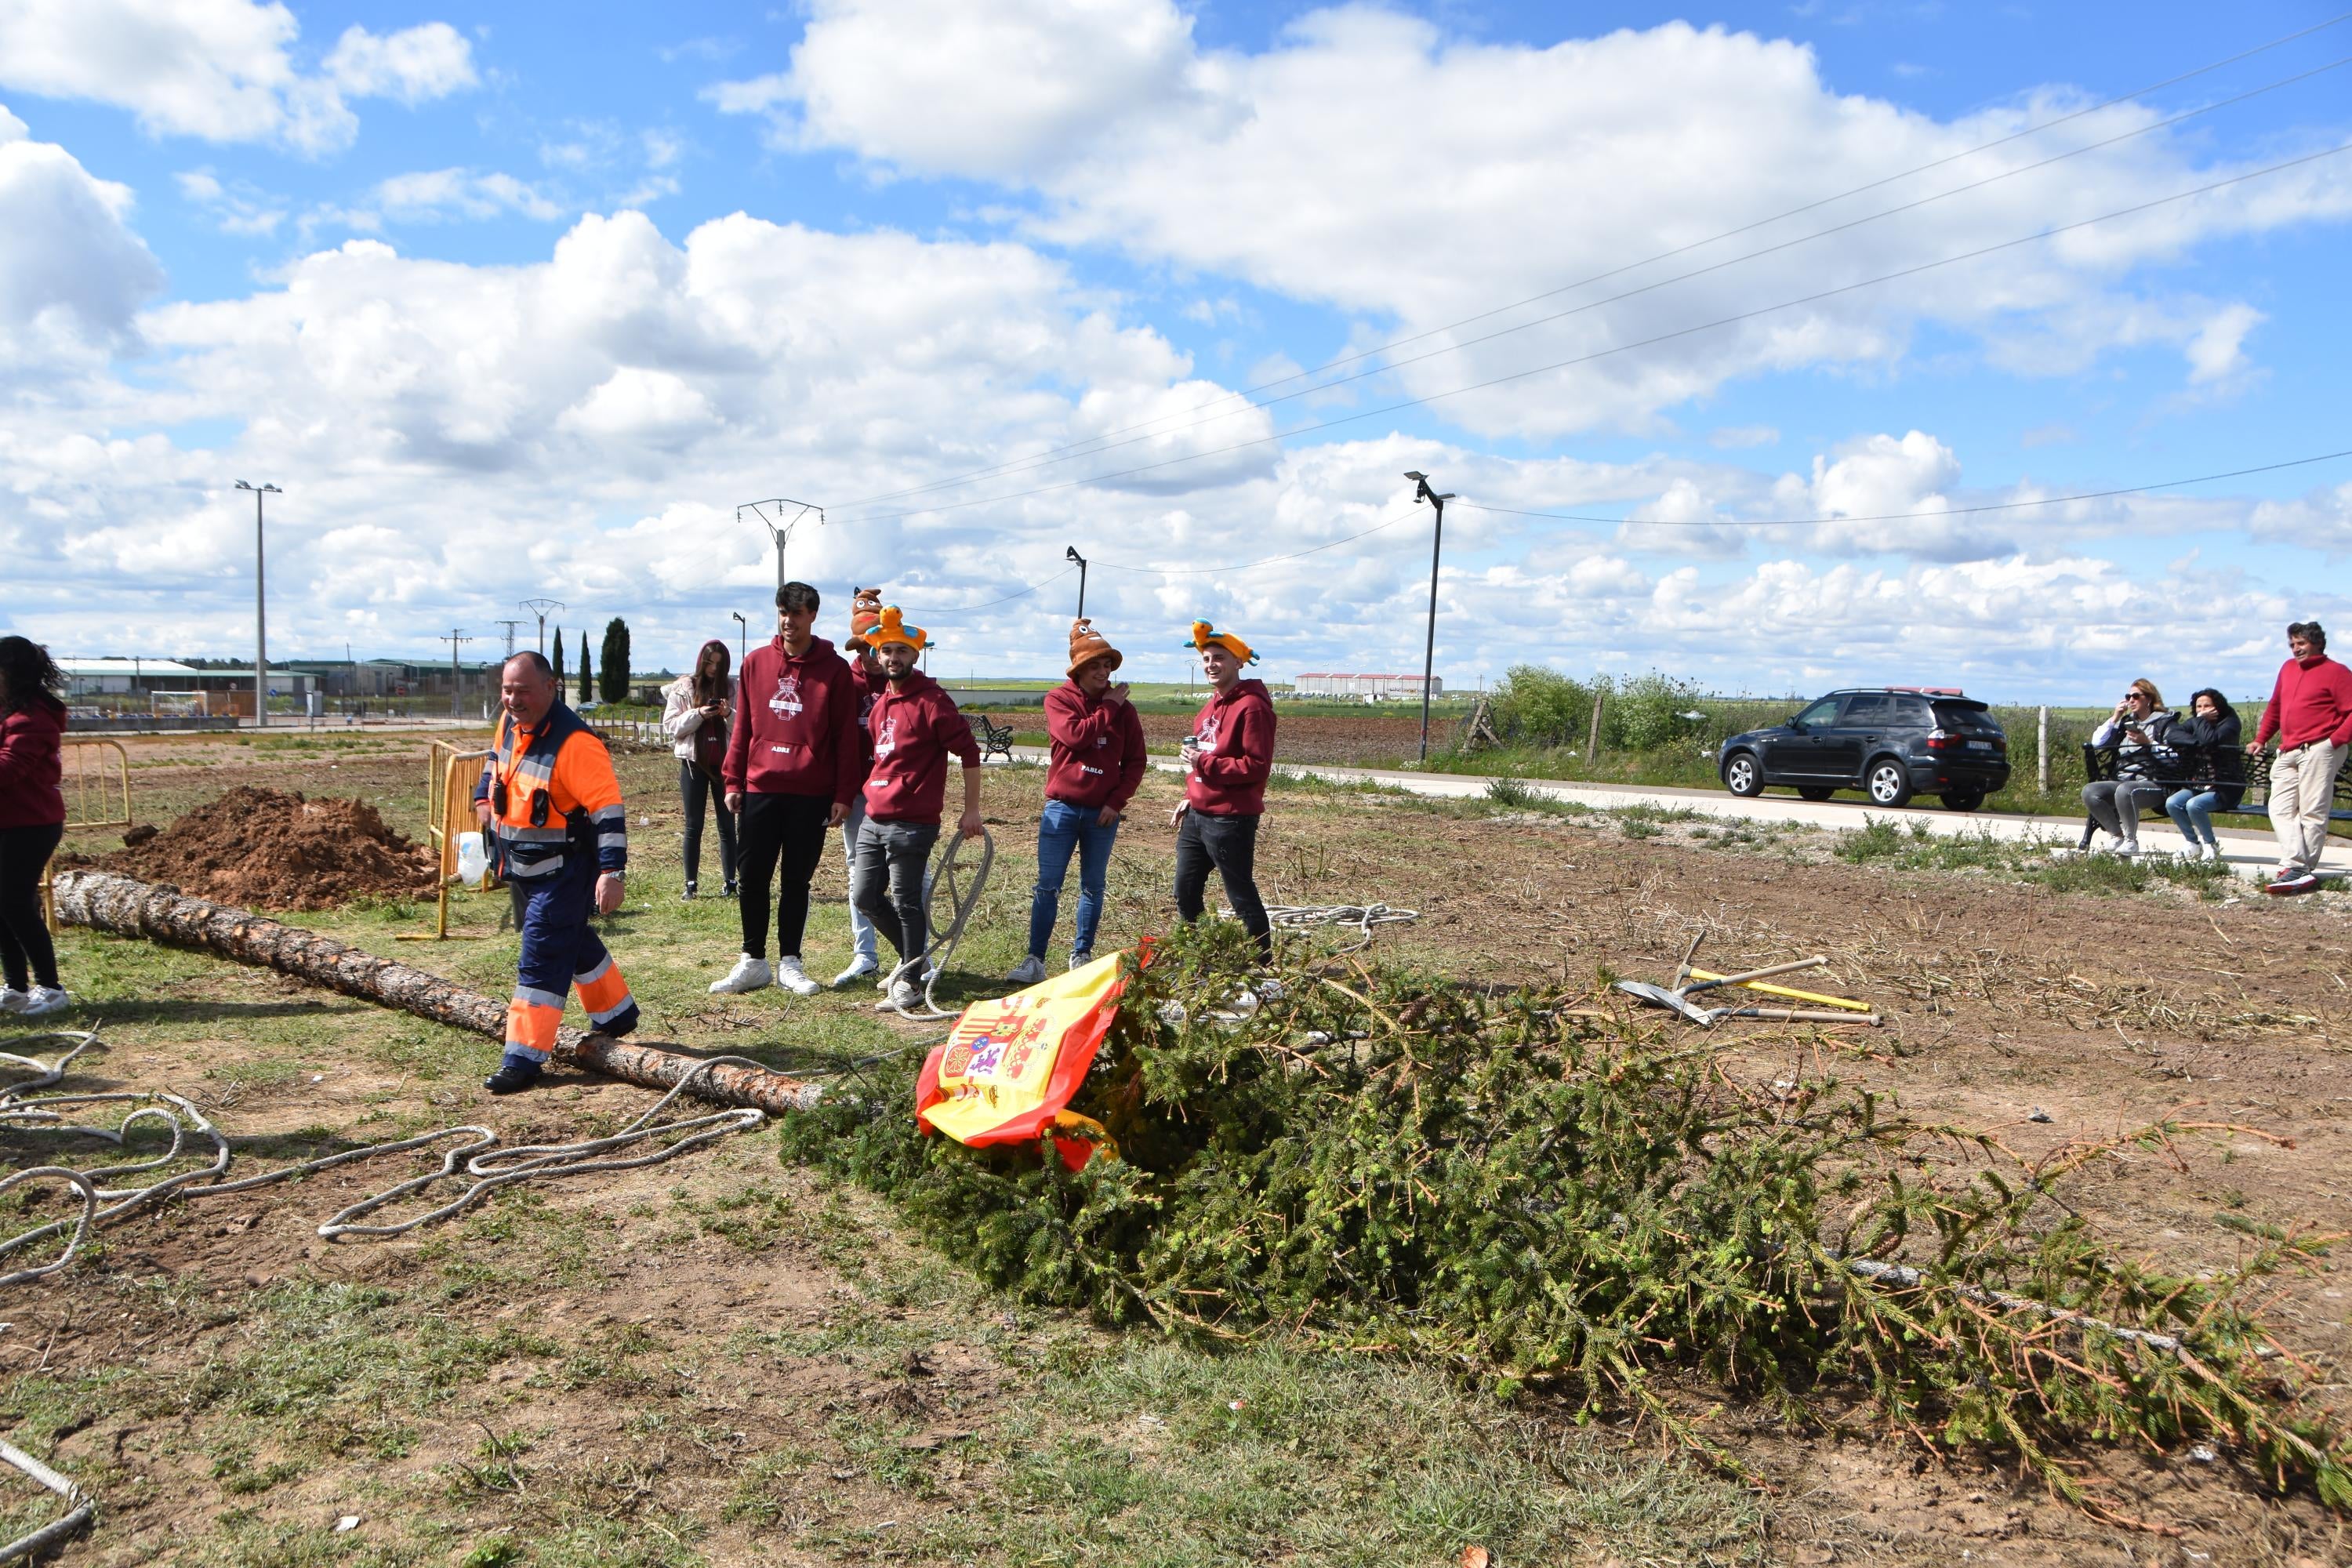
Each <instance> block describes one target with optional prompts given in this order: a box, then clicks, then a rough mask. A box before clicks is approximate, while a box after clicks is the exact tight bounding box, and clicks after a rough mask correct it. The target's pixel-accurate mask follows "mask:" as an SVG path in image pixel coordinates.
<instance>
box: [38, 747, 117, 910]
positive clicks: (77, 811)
mask: <svg viewBox="0 0 2352 1568" xmlns="http://www.w3.org/2000/svg"><path fill="white" fill-rule="evenodd" d="M108 752H113V753H114V757H113V766H112V767H111V768H110V767H109V766H108V765H107V753H108ZM58 775H59V776H58V787H59V789H61V790H62V791H63V792H64V794H65V797H66V831H67V832H68V833H90V832H96V831H98V830H99V829H100V828H107V827H120V828H122V829H125V830H126V831H127V830H128V829H130V828H131V827H132V826H136V824H134V823H133V821H132V819H131V753H130V752H126V751H124V750H123V749H122V742H120V741H68V742H65V744H64V746H63V747H62V748H61V749H60V750H59V752H58ZM49 875H50V873H49V871H48V869H47V868H43V869H42V871H41V910H42V912H43V913H44V914H45V915H46V916H47V918H48V922H49V930H50V931H56V930H57V929H58V910H57V899H56V897H55V895H54V894H52V893H51V892H50V890H49Z"/></svg>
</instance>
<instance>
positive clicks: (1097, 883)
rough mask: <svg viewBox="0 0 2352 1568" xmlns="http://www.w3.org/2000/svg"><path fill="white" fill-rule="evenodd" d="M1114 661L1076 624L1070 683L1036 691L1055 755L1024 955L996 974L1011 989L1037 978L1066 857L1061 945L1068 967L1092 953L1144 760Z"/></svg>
mask: <svg viewBox="0 0 2352 1568" xmlns="http://www.w3.org/2000/svg"><path fill="white" fill-rule="evenodd" d="M1121 662H1122V656H1121V655H1120V653H1119V651H1118V649H1117V648H1115V647H1111V646H1110V643H1109V640H1108V638H1106V637H1104V636H1103V635H1102V633H1100V632H1098V631H1097V630H1095V628H1094V623H1093V622H1091V621H1085V620H1081V621H1078V622H1076V623H1075V624H1074V625H1073V626H1071V627H1070V678H1069V679H1067V680H1066V681H1064V682H1063V683H1062V684H1061V685H1059V686H1056V687H1055V688H1054V689H1053V690H1051V691H1048V692H1047V693H1045V732H1046V734H1047V735H1048V736H1049V737H1050V738H1051V739H1052V741H1053V742H1054V751H1053V759H1052V761H1051V763H1049V764H1048V766H1047V769H1046V773H1045V814H1044V815H1043V816H1040V817H1039V818H1038V819H1037V882H1036V886H1035V887H1034V889H1031V891H1030V895H1029V955H1028V956H1027V957H1026V958H1024V959H1023V960H1022V961H1021V962H1020V963H1017V964H1015V965H1013V973H1010V974H1007V975H1006V976H1005V977H1004V978H1005V979H1007V980H1009V981H1011V982H1012V983H1013V984H1015V985H1034V984H1037V983H1038V982H1039V981H1041V980H1043V979H1045V944H1046V943H1048V942H1052V941H1053V940H1054V921H1055V918H1056V917H1057V916H1058V915H1059V914H1060V913H1061V905H1062V881H1063V879H1065V878H1066V877H1067V876H1068V875H1069V874H1070V856H1071V855H1072V854H1073V853H1076V855H1077V857H1078V929H1077V934H1076V937H1075V938H1074V939H1073V940H1072V942H1071V943H1070V967H1071V968H1072V969H1076V968H1077V967H1078V966H1080V965H1081V964H1084V963H1088V962H1090V961H1091V960H1092V959H1093V958H1094V955H1095V931H1096V928H1097V925H1099V923H1100V922H1101V921H1102V906H1103V890H1104V887H1105V885H1106V884H1107V882H1108V879H1109V877H1110V850H1111V845H1112V843H1113V841H1114V840H1116V839H1117V838H1118V819H1119V814H1120V813H1121V812H1123V811H1125V810H1126V809H1127V803H1128V802H1129V801H1130V800H1132V799H1134V798H1135V791H1136V786H1137V785H1139V784H1141V783H1142V782H1143V773H1144V769H1145V768H1146V767H1147V766H1148V765H1149V763H1150V758H1149V755H1148V754H1147V753H1146V752H1145V751H1144V748H1143V721H1142V720H1140V719H1139V718H1137V717H1136V716H1135V705H1134V704H1133V703H1131V702H1129V700H1127V682H1125V681H1123V680H1122V681H1120V682H1119V683H1118V685H1116V686H1114V685H1112V684H1111V679H1110V678H1111V676H1112V675H1113V674H1114V673H1116V672H1117V670H1118V667H1119V665H1120V663H1121Z"/></svg>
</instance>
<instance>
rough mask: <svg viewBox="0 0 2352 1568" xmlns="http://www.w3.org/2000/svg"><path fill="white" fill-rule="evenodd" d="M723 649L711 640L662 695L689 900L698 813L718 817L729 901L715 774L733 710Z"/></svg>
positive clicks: (726, 846)
mask: <svg viewBox="0 0 2352 1568" xmlns="http://www.w3.org/2000/svg"><path fill="white" fill-rule="evenodd" d="M731 663H732V660H730V658H728V655H727V644H726V643H725V642H724V641H722V640H720V639H719V638H717V637H713V638H711V640H710V641H709V642H707V643H704V644H703V645H702V651H701V652H700V653H698V654H697V655H696V656H695V659H694V668H693V669H692V670H691V671H689V672H688V673H687V674H685V675H681V676H679V677H678V678H677V679H676V680H673V681H671V682H670V683H669V685H668V686H667V687H665V688H664V689H663V690H662V733H663V734H664V735H667V737H668V738H669V743H670V750H671V751H672V752H676V753H677V793H678V802H679V804H680V805H682V806H683V807H684V808H685V813H686V892H685V895H684V896H685V897H687V898H689V899H691V898H693V897H694V896H695V889H696V887H697V884H698V882H699V881H700V876H699V873H700V871H701V869H702V814H703V809H704V807H705V806H706V805H708V806H709V808H710V810H711V812H712V814H713V815H715V816H717V817H718V818H719V875H720V876H721V877H722V878H724V879H725V880H726V884H727V886H726V894H727V897H729V898H730V899H731V898H733V897H734V896H735V814H734V813H733V812H731V811H730V810H728V809H727V800H726V791H727V786H726V784H724V783H722V782H721V781H720V779H719V770H720V769H721V768H723V767H724V766H725V765H726V763H727V723H728V720H729V718H730V716H731V715H732V714H733V713H734V711H735V703H734V692H733V690H732V689H731V687H730V681H729V679H728V668H729V666H730V664H731Z"/></svg>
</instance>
